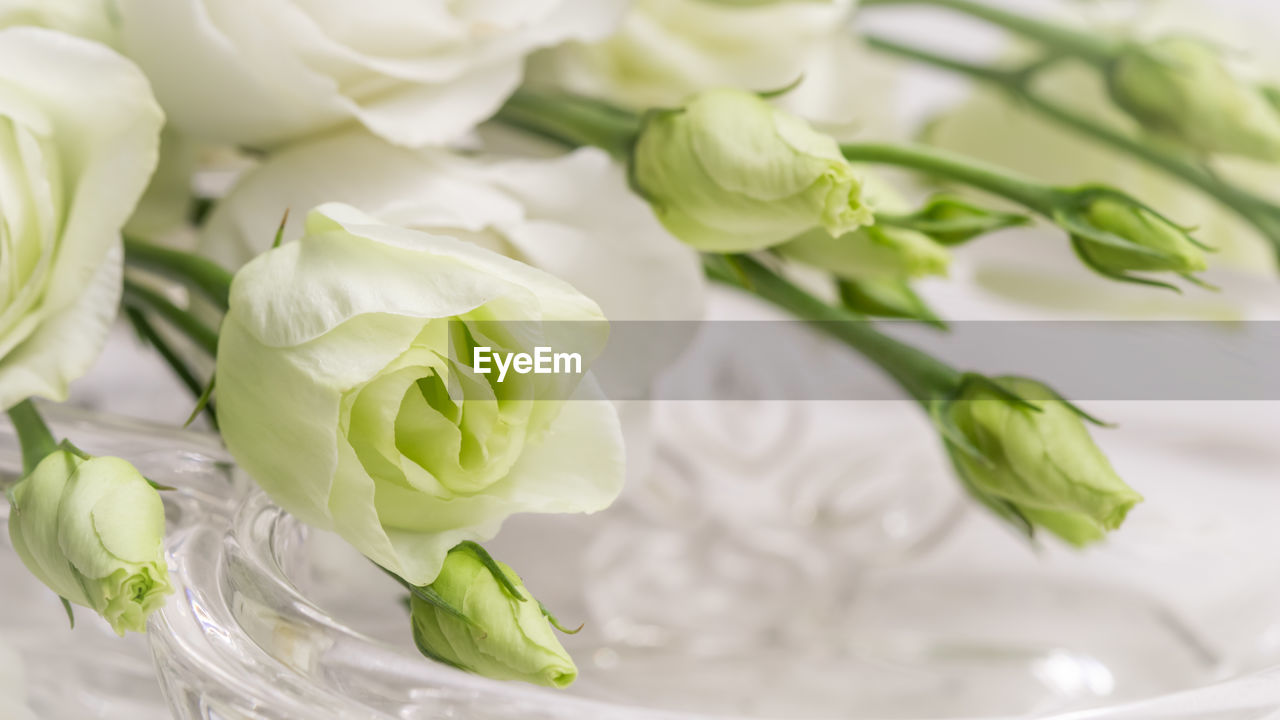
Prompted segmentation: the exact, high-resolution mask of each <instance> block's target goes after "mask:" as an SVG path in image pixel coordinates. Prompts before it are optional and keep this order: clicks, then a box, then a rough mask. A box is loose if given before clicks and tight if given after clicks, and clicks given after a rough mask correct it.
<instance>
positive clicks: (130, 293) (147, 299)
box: [124, 279, 218, 357]
mask: <svg viewBox="0 0 1280 720" xmlns="http://www.w3.org/2000/svg"><path fill="white" fill-rule="evenodd" d="M124 294H125V301H126V302H127V303H129V304H131V305H140V306H142V307H145V308H147V309H149V310H151V311H152V312H154V313H155V314H157V315H159V316H160V317H162V318H164V319H165V320H167V321H168V322H169V323H171V324H172V325H173V326H174V327H175V328H177V329H178V330H180V331H182V333H183V334H184V335H186V336H187V337H188V338H190V339H191V340H192V342H194V343H195V344H196V345H198V346H200V348H201V349H203V350H204V351H205V352H207V353H209V356H210V357H214V356H216V355H217V354H218V333H216V332H214V331H213V330H210V329H209V327H208V326H207V325H205V324H204V323H203V322H201V321H200V320H198V319H196V317H195V316H193V315H192V314H191V313H189V312H187V311H186V310H183V309H182V308H180V307H178V306H177V305H174V304H173V303H172V302H170V301H169V299H168V298H166V297H165V296H163V295H161V294H160V293H158V292H156V291H155V290H152V289H151V288H149V287H146V286H144V285H139V284H138V283H136V282H133V281H132V280H128V279H126V280H125V281H124Z"/></svg>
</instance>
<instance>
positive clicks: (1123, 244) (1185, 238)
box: [1055, 187, 1207, 284]
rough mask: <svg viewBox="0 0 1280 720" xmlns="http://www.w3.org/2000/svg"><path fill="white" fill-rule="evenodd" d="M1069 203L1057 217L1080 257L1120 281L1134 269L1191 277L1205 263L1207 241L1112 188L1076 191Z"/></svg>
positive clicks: (1095, 268) (1056, 214)
mask: <svg viewBox="0 0 1280 720" xmlns="http://www.w3.org/2000/svg"><path fill="white" fill-rule="evenodd" d="M1071 204H1072V205H1073V206H1074V207H1070V208H1067V209H1064V210H1059V211H1057V212H1056V213H1055V220H1056V221H1057V222H1058V224H1059V225H1061V226H1062V227H1063V228H1064V229H1065V230H1067V232H1069V233H1070V234H1071V241H1072V244H1073V246H1074V247H1075V249H1076V253H1077V254H1078V255H1080V258H1081V260H1083V261H1084V262H1085V264H1087V265H1089V267H1091V268H1093V269H1094V270H1096V271H1098V272H1099V273H1102V274H1103V275H1106V276H1109V277H1113V278H1116V279H1121V280H1136V281H1138V282H1147V283H1152V284H1163V283H1154V282H1153V281H1149V280H1141V279H1138V278H1134V277H1132V276H1130V275H1128V273H1131V272H1173V273H1178V274H1180V275H1183V276H1184V277H1189V276H1190V275H1191V274H1192V273H1196V272H1200V271H1202V270H1204V269H1205V268H1206V267H1207V263H1206V262H1205V257H1204V252H1203V246H1202V245H1200V244H1199V243H1197V242H1196V241H1195V239H1193V238H1192V237H1191V236H1190V235H1188V234H1187V232H1186V230H1184V229H1183V228H1181V227H1178V226H1177V225H1175V224H1174V223H1173V222H1171V221H1170V220H1169V219H1168V218H1166V217H1164V216H1163V215H1161V214H1159V213H1157V212H1156V211H1155V210H1152V209H1151V208H1149V207H1147V206H1146V205H1143V204H1142V203H1140V202H1138V201H1136V200H1134V199H1133V198H1130V197H1128V196H1127V195H1124V194H1123V193H1120V192H1117V191H1115V190H1111V189H1109V188H1093V187H1089V188H1081V189H1079V190H1076V191H1074V194H1073V196H1072V200H1071Z"/></svg>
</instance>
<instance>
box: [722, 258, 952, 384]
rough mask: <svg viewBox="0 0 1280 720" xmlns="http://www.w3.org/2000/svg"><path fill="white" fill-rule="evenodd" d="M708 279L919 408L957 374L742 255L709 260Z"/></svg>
mask: <svg viewBox="0 0 1280 720" xmlns="http://www.w3.org/2000/svg"><path fill="white" fill-rule="evenodd" d="M705 267H706V272H707V277H709V278H711V279H712V280H715V281H717V282H720V283H723V284H725V285H730V286H733V287H736V288H739V289H742V290H746V291H747V292H750V293H752V294H753V295H755V296H757V297H759V298H762V299H764V300H767V301H769V302H770V303H772V304H774V305H776V306H777V307H779V308H781V309H783V310H786V311H787V312H789V313H791V314H793V315H795V316H796V317H798V318H800V319H802V320H804V321H805V322H808V323H810V324H812V325H813V326H814V327H815V328H816V329H818V330H820V331H822V332H824V333H826V334H827V335H830V336H831V337H833V338H835V339H837V340H839V341H840V342H842V343H844V344H846V345H848V346H849V347H851V348H853V349H854V350H856V351H858V352H859V353H861V354H862V355H863V356H865V357H866V358H867V359H868V360H871V361H872V362H874V363H875V364H876V365H878V366H879V367H880V369H882V370H884V371H885V372H886V373H887V374H888V375H889V376H890V377H892V378H893V379H894V380H895V381H897V383H898V384H899V385H900V386H902V388H903V389H904V390H906V391H907V393H908V394H909V395H911V397H912V398H914V399H915V400H916V401H917V402H919V403H920V404H921V405H927V404H928V403H929V402H930V401H931V400H935V399H937V398H939V397H942V396H944V395H946V394H947V393H949V392H951V391H952V390H954V389H955V388H956V387H957V385H958V384H959V383H960V376H961V374H960V372H959V371H958V370H956V369H955V368H952V367H951V366H949V365H947V364H946V363H944V362H942V361H941V360H938V359H937V358H934V357H933V356H932V355H929V354H928V353H926V352H924V351H923V350H918V349H916V348H914V347H912V346H910V345H908V344H906V343H904V342H902V341H900V340H896V339H894V338H892V337H889V336H888V335H885V334H884V333H882V332H880V331H879V330H876V329H875V326H874V325H873V323H871V322H870V321H868V320H867V319H866V318H863V317H861V316H859V315H857V314H855V313H852V312H850V311H848V310H845V309H843V308H838V307H833V306H831V305H828V304H827V303H825V302H823V301H822V300H819V299H818V298H816V297H814V296H813V295H810V294H809V293H807V292H805V291H804V290H802V289H801V288H799V287H797V286H796V285H794V284H792V283H791V282H790V281H788V280H787V279H785V278H783V277H782V276H780V275H778V274H777V273H774V272H773V271H772V270H770V269H768V268H767V267H765V266H764V265H762V264H760V263H759V262H758V261H756V260H754V259H752V258H750V257H747V256H745V255H733V256H725V257H721V256H708V257H707V258H706V263H705Z"/></svg>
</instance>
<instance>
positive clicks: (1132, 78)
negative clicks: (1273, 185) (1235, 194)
mask: <svg viewBox="0 0 1280 720" xmlns="http://www.w3.org/2000/svg"><path fill="white" fill-rule="evenodd" d="M1108 87H1109V89H1110V92H1111V97H1112V98H1113V99H1114V100H1115V102H1116V104H1117V105H1119V106H1120V107H1121V108H1123V109H1124V110H1125V111H1126V112H1128V113H1129V114H1130V115H1132V116H1133V117H1134V118H1135V119H1137V120H1138V121H1139V122H1141V123H1142V124H1143V126H1144V127H1145V128H1146V129H1149V130H1152V131H1154V132H1156V133H1159V134H1163V135H1167V136H1170V137H1172V138H1174V139H1176V140H1178V141H1180V142H1182V143H1184V144H1186V145H1188V146H1190V147H1192V148H1194V149H1196V150H1200V151H1202V152H1206V153H1228V154H1233V155H1244V156H1248V157H1254V158H1259V159H1265V160H1280V113H1278V112H1277V111H1276V109H1275V108H1274V107H1272V105H1271V103H1269V102H1268V101H1267V98H1266V97H1265V95H1264V94H1263V92H1262V91H1261V90H1260V89H1259V88H1257V87H1254V86H1252V85H1250V84H1248V83H1247V82H1244V81H1242V80H1240V79H1239V78H1237V77H1235V76H1234V75H1233V74H1232V73H1231V71H1230V70H1229V69H1228V68H1227V66H1226V65H1225V64H1224V63H1223V61H1222V57H1221V56H1220V54H1219V52H1218V51H1217V50H1215V49H1214V48H1213V47H1212V46H1210V45H1207V44H1205V43H1203V42H1200V41H1197V40H1194V39H1191V38H1178V37H1169V38H1164V39H1162V40H1157V41H1155V42H1152V43H1148V44H1145V45H1133V46H1131V47H1129V48H1127V49H1126V50H1124V51H1123V52H1122V53H1121V54H1120V55H1119V57H1117V58H1116V60H1115V61H1114V62H1113V63H1112V66H1111V69H1110V73H1109V75H1108Z"/></svg>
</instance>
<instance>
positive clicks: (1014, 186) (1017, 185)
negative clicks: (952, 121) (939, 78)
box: [840, 143, 1058, 216]
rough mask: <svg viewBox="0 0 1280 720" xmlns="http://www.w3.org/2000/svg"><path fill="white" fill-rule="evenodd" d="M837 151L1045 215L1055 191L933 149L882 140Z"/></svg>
mask: <svg viewBox="0 0 1280 720" xmlns="http://www.w3.org/2000/svg"><path fill="white" fill-rule="evenodd" d="M840 151H841V152H842V153H843V154H844V156H845V157H846V158H848V159H849V160H850V161H851V162H866V163H876V164H881V165H894V166H897V167H904V168H910V169H912V170H919V171H922V172H926V173H929V174H932V175H938V176H941V177H945V178H947V179H949V180H955V181H957V182H961V183H964V184H965V185H970V186H972V187H975V188H977V189H979V190H984V191H986V192H989V193H991V194H993V195H999V196H1000V197H1003V198H1005V199H1007V200H1012V201H1013V202H1016V203H1018V204H1019V205H1023V206H1025V207H1026V208H1028V209H1030V210H1032V211H1035V212H1037V213H1039V214H1041V215H1046V216H1049V215H1051V214H1052V212H1053V208H1054V206H1055V205H1056V204H1057V194H1058V191H1057V190H1055V189H1054V188H1052V187H1049V186H1048V185H1045V184H1043V183H1038V182H1036V181H1034V180H1030V179H1028V178H1025V177H1021V176H1019V175H1016V174H1014V173H1012V172H1010V171H1008V170H1005V169H1003V168H999V167H996V166H994V165H987V164H985V163H981V162H977V161H975V160H972V159H970V158H966V157H964V156H962V155H956V154H953V153H948V152H945V151H941V150H936V149H933V148H927V147H920V146H910V145H891V144H885V143H846V144H844V145H841V146H840Z"/></svg>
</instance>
